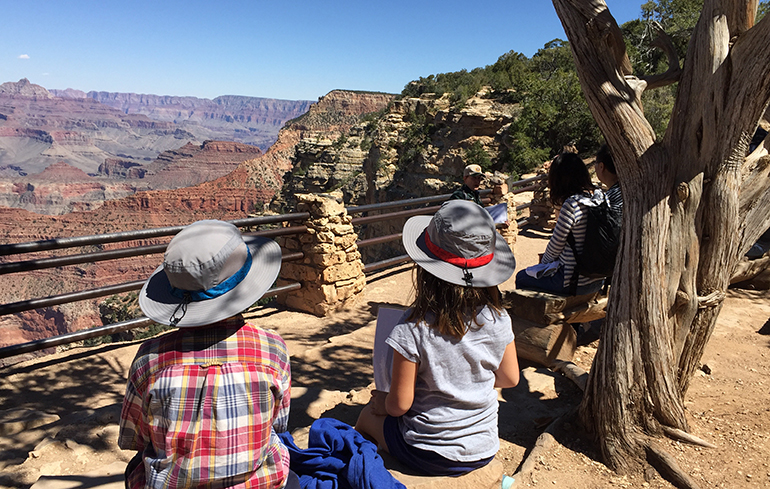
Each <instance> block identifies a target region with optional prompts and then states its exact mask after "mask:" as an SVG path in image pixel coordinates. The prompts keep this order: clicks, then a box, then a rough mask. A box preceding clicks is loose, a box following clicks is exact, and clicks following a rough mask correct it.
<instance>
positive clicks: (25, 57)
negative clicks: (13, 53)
mask: <svg viewBox="0 0 770 489" xmlns="http://www.w3.org/2000/svg"><path fill="white" fill-rule="evenodd" d="M19 59H29V54H20V55H19Z"/></svg>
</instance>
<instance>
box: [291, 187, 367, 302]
mask: <svg viewBox="0 0 770 489" xmlns="http://www.w3.org/2000/svg"><path fill="white" fill-rule="evenodd" d="M296 198H297V211H298V212H309V213H310V218H309V219H308V220H307V222H305V225H306V226H307V228H308V233H307V234H303V235H300V236H297V237H289V236H285V237H282V238H281V241H280V244H281V246H282V247H283V248H284V249H285V250H286V251H288V252H294V251H301V252H303V253H304V254H305V258H304V259H303V260H302V262H290V263H284V265H283V267H282V268H281V274H280V278H279V280H278V285H279V286H280V285H282V284H285V283H290V282H299V283H301V284H302V287H301V288H300V289H299V290H297V291H293V292H289V293H287V294H281V295H279V296H278V301H279V302H280V303H282V304H284V305H286V306H288V307H290V308H292V309H298V310H300V311H305V312H309V313H311V314H315V315H317V316H325V315H327V314H328V313H330V312H334V311H336V310H339V309H341V308H342V307H344V305H345V304H346V303H347V302H348V301H350V300H351V299H353V298H354V297H355V296H356V295H357V294H358V293H359V292H361V291H362V290H363V289H364V286H365V285H366V276H365V275H364V264H363V263H362V261H361V253H359V252H358V246H357V245H356V241H358V235H357V234H356V232H355V231H354V229H353V225H352V224H351V220H352V219H351V217H350V216H349V215H348V214H347V211H346V210H345V207H344V205H343V204H342V195H341V194H339V195H334V194H298V195H297V196H296Z"/></svg>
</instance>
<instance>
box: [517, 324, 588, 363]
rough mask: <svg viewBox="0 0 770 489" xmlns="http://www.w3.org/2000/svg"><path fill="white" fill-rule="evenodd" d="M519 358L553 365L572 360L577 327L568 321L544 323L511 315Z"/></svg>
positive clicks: (575, 345) (575, 344)
mask: <svg viewBox="0 0 770 489" xmlns="http://www.w3.org/2000/svg"><path fill="white" fill-rule="evenodd" d="M511 322H512V324H513V334H514V335H515V337H516V353H517V355H518V356H519V358H522V359H525V360H529V361H531V362H535V363H538V364H540V365H543V366H545V367H551V366H553V365H554V364H555V363H556V362H558V361H571V360H572V358H573V357H574V356H575V349H576V348H577V334H576V333H575V328H573V327H572V325H570V324H567V323H557V324H548V325H542V324H538V323H535V322H532V321H527V320H526V319H522V318H520V317H517V316H511Z"/></svg>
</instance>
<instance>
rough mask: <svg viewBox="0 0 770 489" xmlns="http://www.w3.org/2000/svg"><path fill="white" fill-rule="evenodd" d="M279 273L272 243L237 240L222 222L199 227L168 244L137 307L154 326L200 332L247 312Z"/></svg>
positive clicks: (250, 238)
mask: <svg viewBox="0 0 770 489" xmlns="http://www.w3.org/2000/svg"><path fill="white" fill-rule="evenodd" d="M280 269H281V247H280V246H278V243H276V242H275V241H272V240H269V239H265V238H259V237H254V236H246V237H244V236H242V235H241V232H240V230H238V228H237V227H235V226H234V225H232V224H230V223H227V222H223V221H214V220H206V221H198V222H195V223H193V224H190V225H189V226H187V227H186V228H184V229H183V230H182V231H180V232H179V233H178V234H177V235H176V236H174V238H173V239H172V240H171V242H169V244H168V248H166V253H165V255H164V257H163V264H162V265H161V266H159V267H158V268H157V269H156V270H155V272H153V274H152V276H150V278H149V279H148V280H147V282H145V284H144V287H142V291H141V292H140V293H139V306H140V307H141V308H142V312H144V314H145V315H147V317H149V318H150V319H152V320H153V321H155V322H158V323H161V324H166V325H172V326H178V327H180V328H184V327H192V326H203V325H206V324H211V323H215V322H217V321H221V320H222V319H226V318H228V317H230V316H233V315H235V314H238V313H239V312H241V311H243V310H245V309H248V307H249V306H251V305H252V304H253V303H254V302H256V301H257V300H258V299H259V298H260V297H262V295H263V294H264V293H265V291H267V289H269V288H270V286H271V285H272V284H273V282H274V281H275V279H276V277H277V276H278V272H279V271H280Z"/></svg>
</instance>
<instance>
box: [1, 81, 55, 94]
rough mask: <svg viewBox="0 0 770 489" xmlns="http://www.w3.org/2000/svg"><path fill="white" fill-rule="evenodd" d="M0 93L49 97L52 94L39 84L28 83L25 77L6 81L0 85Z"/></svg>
mask: <svg viewBox="0 0 770 489" xmlns="http://www.w3.org/2000/svg"><path fill="white" fill-rule="evenodd" d="M0 94H4V95H18V96H21V97H32V98H51V97H52V95H51V94H50V93H49V92H48V90H46V89H45V88H43V87H41V86H40V85H35V84H33V83H30V82H29V80H27V79H26V78H22V79H21V80H19V81H18V82H16V83H13V82H6V83H3V84H1V85H0Z"/></svg>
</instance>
